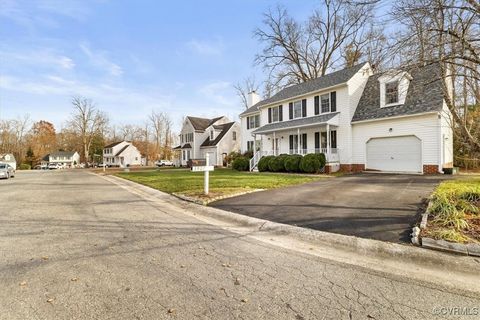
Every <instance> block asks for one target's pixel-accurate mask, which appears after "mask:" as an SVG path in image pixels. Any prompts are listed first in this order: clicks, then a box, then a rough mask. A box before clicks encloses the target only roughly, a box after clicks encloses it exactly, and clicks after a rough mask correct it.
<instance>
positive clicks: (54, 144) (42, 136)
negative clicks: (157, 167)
mask: <svg viewBox="0 0 480 320" xmlns="http://www.w3.org/2000/svg"><path fill="white" fill-rule="evenodd" d="M71 103H72V110H71V114H70V117H69V119H68V120H67V121H66V122H65V123H64V124H63V125H62V128H61V129H60V130H57V128H55V126H54V124H53V123H51V122H49V121H47V120H39V121H33V120H32V119H30V117H29V116H28V115H26V116H24V117H22V118H18V119H0V154H1V153H13V155H14V156H15V158H16V160H17V163H19V164H20V163H27V164H30V165H32V166H33V165H35V164H38V163H39V162H40V161H41V160H42V158H43V157H44V156H45V155H47V154H49V153H52V152H55V151H77V152H78V153H79V154H80V156H81V161H82V162H84V163H87V162H88V163H100V162H102V154H103V147H104V146H105V145H106V144H109V143H112V142H116V141H122V140H127V141H131V142H132V143H133V144H134V145H135V146H136V147H137V148H138V149H139V151H140V153H141V154H142V155H143V156H145V157H146V158H147V161H150V162H151V161H155V160H158V159H171V158H172V156H173V154H172V152H173V151H172V145H173V143H174V142H175V136H174V134H173V131H172V124H173V122H172V120H171V119H170V117H169V116H168V114H166V113H165V112H159V111H156V110H152V112H151V113H150V114H149V115H148V116H147V117H146V118H145V120H144V121H143V123H142V124H124V125H115V124H111V123H110V120H109V117H108V115H107V114H106V113H105V112H103V111H101V110H100V109H99V108H98V107H97V106H96V105H95V103H94V102H93V101H92V100H90V99H88V98H85V97H80V96H76V97H73V98H72V101H71Z"/></svg>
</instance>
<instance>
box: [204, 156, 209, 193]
mask: <svg viewBox="0 0 480 320" xmlns="http://www.w3.org/2000/svg"><path fill="white" fill-rule="evenodd" d="M209 158H210V157H209V154H208V153H207V154H206V155H205V166H206V167H207V168H208V165H209V164H210V161H208V160H209ZM203 180H204V181H203V189H204V190H205V195H208V185H209V183H210V181H209V180H210V171H208V170H205V178H204V179H203Z"/></svg>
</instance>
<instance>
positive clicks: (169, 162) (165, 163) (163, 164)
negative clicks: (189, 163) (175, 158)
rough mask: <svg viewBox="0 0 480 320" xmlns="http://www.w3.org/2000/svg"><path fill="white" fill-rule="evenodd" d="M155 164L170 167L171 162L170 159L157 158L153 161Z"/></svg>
mask: <svg viewBox="0 0 480 320" xmlns="http://www.w3.org/2000/svg"><path fill="white" fill-rule="evenodd" d="M155 165H156V166H157V167H172V166H173V162H172V161H170V160H158V161H157V162H155Z"/></svg>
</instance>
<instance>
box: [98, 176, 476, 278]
mask: <svg viewBox="0 0 480 320" xmlns="http://www.w3.org/2000/svg"><path fill="white" fill-rule="evenodd" d="M103 178H104V179H107V180H110V181H111V182H114V183H116V184H120V185H129V186H131V187H133V188H135V189H137V190H138V189H140V190H141V191H143V192H145V193H147V194H148V195H149V196H152V197H155V198H158V199H163V200H166V201H168V202H170V203H176V204H178V205H180V206H182V207H183V208H188V207H191V209H193V210H194V211H195V214H196V215H201V216H204V217H208V218H212V219H215V220H219V221H222V222H224V223H231V224H235V225H236V226H237V227H238V226H241V227H245V228H247V229H249V231H250V232H252V233H254V232H265V233H272V234H275V235H283V236H290V237H292V238H294V239H296V240H300V241H304V242H309V243H314V244H316V245H323V246H325V247H333V248H335V249H339V250H342V251H346V252H352V253H355V254H359V255H362V256H366V257H372V256H375V257H378V258H385V259H391V260H396V261H402V262H405V261H408V262H413V263H417V264H419V265H423V266H425V267H433V268H435V269H440V270H442V271H445V272H449V273H450V272H452V270H455V271H458V272H462V273H464V274H468V275H470V276H472V275H474V276H478V274H479V272H480V261H479V260H478V259H472V257H469V256H458V255H453V254H449V253H443V252H438V251H432V250H425V249H423V248H419V247H415V246H409V245H403V244H397V243H389V242H383V241H379V240H373V239H364V238H358V237H354V236H347V235H341V234H335V233H329V232H325V231H319V230H313V229H305V228H302V227H297V226H292V225H286V224H281V223H277V222H272V221H268V220H263V219H259V218H253V217H249V216H245V215H241V214H237V213H233V212H229V211H224V210H221V209H217V208H212V207H207V206H203V205H198V204H196V203H192V202H185V201H184V200H181V199H180V198H178V197H176V196H173V195H170V194H167V193H164V192H161V191H158V190H155V189H152V188H150V187H147V186H144V185H141V184H138V183H135V182H132V181H130V180H126V179H122V178H119V177H116V176H108V177H103ZM112 180H114V181H112Z"/></svg>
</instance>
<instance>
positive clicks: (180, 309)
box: [0, 171, 480, 320]
mask: <svg viewBox="0 0 480 320" xmlns="http://www.w3.org/2000/svg"><path fill="white" fill-rule="evenodd" d="M189 208H191V207H187V206H185V207H182V206H178V205H175V204H173V203H169V202H167V201H165V202H164V203H162V202H155V203H154V202H151V201H148V200H146V199H144V198H142V197H140V196H139V195H136V194H134V193H131V192H129V191H128V190H126V189H124V188H121V187H119V186H118V185H116V184H113V183H111V182H109V181H107V180H105V179H103V178H102V177H100V176H96V175H93V174H90V173H87V172H84V171H70V172H69V171H59V172H51V171H50V172H18V174H17V176H16V177H15V178H14V179H10V180H8V181H0V319H8V320H10V319H389V320H393V319H437V318H438V319H443V318H450V319H478V317H479V314H480V313H477V314H476V315H475V312H476V311H477V312H480V310H479V308H480V296H478V295H476V294H473V293H466V292H465V293H462V292H460V291H457V290H453V289H452V290H450V289H446V288H444V287H441V286H437V285H434V284H426V283H422V282H419V281H415V280H412V279H410V278H408V277H398V276H395V277H394V276H389V275H388V274H385V273H381V272H378V271H373V270H368V269H365V268H361V267H355V266H352V265H346V264H342V263H338V262H336V261H335V260H334V259H331V260H330V259H324V258H319V257H318V256H315V255H312V254H308V253H305V252H299V251H295V250H290V249H286V248H284V247H281V246H276V245H275V244H271V243H266V242H263V241H259V240H258V239H255V238H254V237H250V236H248V235H241V234H238V233H234V232H232V231H229V230H227V229H225V228H222V227H221V226H218V225H213V224H209V223H207V222H205V221H204V220H200V219H197V218H195V216H193V215H192V212H186V210H191V209H189ZM187 213H188V214H187ZM479 283H480V280H479ZM453 308H461V309H462V310H464V311H465V312H464V313H468V314H464V315H458V314H457V315H455V311H452V310H453ZM475 310H476V311H475ZM449 313H450V314H452V316H448V315H446V314H449ZM457 313H458V312H457Z"/></svg>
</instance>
